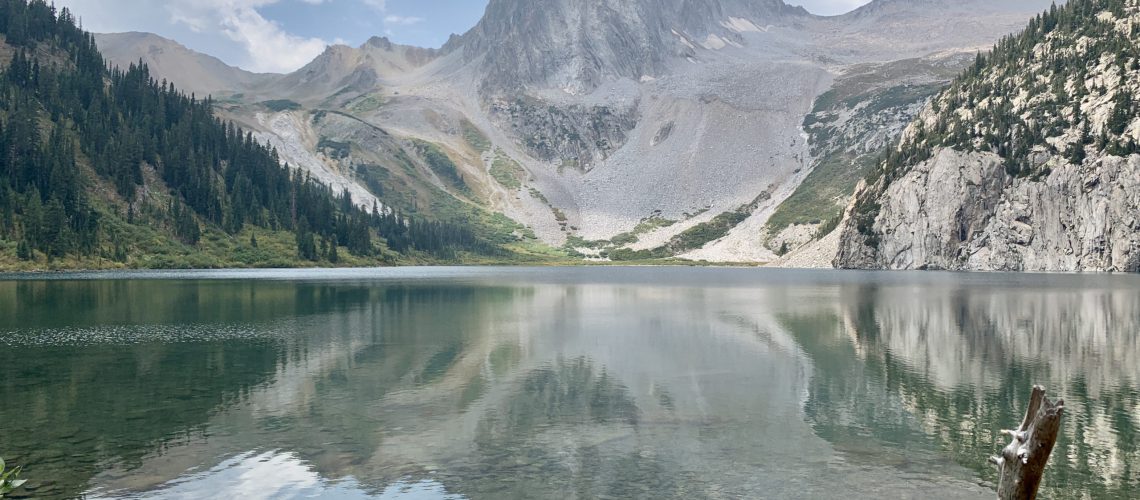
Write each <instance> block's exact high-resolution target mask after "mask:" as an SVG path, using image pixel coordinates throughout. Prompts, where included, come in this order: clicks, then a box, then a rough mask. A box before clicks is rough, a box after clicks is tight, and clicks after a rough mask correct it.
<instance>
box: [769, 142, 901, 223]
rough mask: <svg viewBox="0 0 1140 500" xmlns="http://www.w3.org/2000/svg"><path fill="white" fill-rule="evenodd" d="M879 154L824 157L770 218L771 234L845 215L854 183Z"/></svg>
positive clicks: (867, 169)
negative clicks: (844, 210)
mask: <svg viewBox="0 0 1140 500" xmlns="http://www.w3.org/2000/svg"><path fill="white" fill-rule="evenodd" d="M877 159H878V156H877V155H863V156H859V157H852V156H850V155H836V156H832V157H829V158H826V159H824V160H823V161H821V162H820V163H819V165H817V166H816V168H815V170H813V171H812V173H810V174H808V176H807V178H805V179H804V181H803V183H802V184H800V186H799V187H798V188H796V191H795V192H794V193H792V195H791V196H790V197H788V199H787V200H785V201H784V203H782V204H780V206H779V207H778V208H776V211H775V213H773V214H772V217H771V218H770V219H768V229H769V232H770V233H771V234H777V233H779V232H780V231H783V230H784V229H787V228H788V227H790V226H794V225H799V224H820V223H822V222H824V221H827V220H830V219H833V218H835V217H836V216H838V215H840V214H842V212H843V208H844V207H845V206H846V204H847V200H848V199H849V198H850V197H851V195H852V194H854V193H855V186H856V185H858V184H859V180H861V179H863V178H864V177H866V176H867V174H868V173H870V172H871V171H872V170H874V168H875V165H876V161H877Z"/></svg>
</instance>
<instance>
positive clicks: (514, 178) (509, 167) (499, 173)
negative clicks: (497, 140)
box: [491, 151, 526, 191]
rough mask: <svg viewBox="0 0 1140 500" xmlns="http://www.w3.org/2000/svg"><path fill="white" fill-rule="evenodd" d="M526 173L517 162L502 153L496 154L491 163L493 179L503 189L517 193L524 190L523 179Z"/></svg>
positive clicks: (497, 152)
mask: <svg viewBox="0 0 1140 500" xmlns="http://www.w3.org/2000/svg"><path fill="white" fill-rule="evenodd" d="M524 176H526V171H525V170H523V168H522V166H520V165H519V164H518V162H516V161H515V160H513V159H511V158H510V157H508V156H507V155H506V154H504V153H503V152H502V151H496V152H495V160H494V161H493V162H491V177H494V178H495V180H496V181H498V182H499V184H501V185H502V186H503V187H505V188H507V189H510V190H513V191H517V190H519V189H522V179H523V177H524Z"/></svg>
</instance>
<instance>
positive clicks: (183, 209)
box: [0, 0, 495, 268]
mask: <svg viewBox="0 0 1140 500" xmlns="http://www.w3.org/2000/svg"><path fill="white" fill-rule="evenodd" d="M0 33H2V34H3V40H2V41H0V152H2V154H0V264H3V265H4V267H13V268H26V267H33V266H38V265H42V264H44V263H52V264H53V266H59V265H61V263H62V265H63V266H64V267H66V266H72V267H114V266H118V265H134V266H140V267H165V266H176V267H184V266H194V267H218V266H253V265H282V266H283V265H297V264H299V263H304V262H306V261H308V262H327V263H338V262H348V263H355V264H367V263H370V262H379V261H381V260H392V259H394V258H397V257H398V256H397V255H395V254H393V252H398V253H402V254H410V255H422V256H424V257H427V258H433V257H434V258H451V257H453V256H454V255H455V252H456V251H465V250H466V251H475V252H482V253H487V252H493V251H495V248H494V247H493V246H492V245H490V244H488V243H485V242H482V241H481V240H480V239H479V238H476V237H475V236H474V235H473V234H472V232H471V231H470V230H469V229H467V228H465V227H463V226H461V225H452V224H442V223H436V222H426V221H422V222H421V221H414V220H411V219H409V218H407V217H404V216H402V215H401V214H398V213H395V212H393V211H390V210H385V209H383V207H371V209H368V207H358V206H357V205H356V204H355V203H354V202H353V200H352V199H351V197H350V196H349V195H348V194H347V192H345V193H343V194H342V193H333V192H332V191H331V190H330V189H329V188H328V187H327V186H325V185H322V184H320V183H318V182H315V181H314V180H312V179H310V178H309V177H308V176H307V175H305V174H302V173H300V171H299V170H295V169H290V168H289V167H288V166H287V165H282V163H281V162H280V160H279V158H278V156H277V152H276V151H274V150H272V149H270V148H267V147H266V146H264V145H262V144H260V143H258V142H257V141H256V140H254V138H253V136H252V134H250V133H248V132H244V131H242V130H241V129H239V128H236V127H235V126H234V125H233V124H231V123H227V122H224V121H222V120H220V119H218V118H216V117H215V116H214V114H213V110H212V108H213V103H212V102H211V100H210V98H204V99H199V98H196V97H194V96H188V95H186V94H183V93H181V92H179V91H178V90H177V89H175V87H174V85H173V84H169V83H166V82H156V81H155V80H154V79H153V78H152V77H151V76H150V73H149V71H148V68H147V67H146V66H145V65H143V64H141V63H140V64H137V65H131V66H130V67H129V68H127V69H125V70H121V69H118V68H110V69H109V68H108V67H107V66H106V64H105V62H104V59H103V57H102V56H101V55H100V53H99V51H98V49H97V48H96V46H95V41H94V39H93V37H92V36H91V35H90V34H89V33H86V32H85V31H83V30H82V29H80V28H79V27H77V25H76V20H75V18H74V17H73V16H72V15H71V14H70V13H69V12H68V10H67V9H62V10H60V11H58V12H57V10H56V9H55V8H54V7H53V6H51V5H49V4H47V3H46V2H43V1H41V0H33V1H31V2H28V1H27V0H0ZM377 237H379V238H377ZM259 239H260V241H259ZM343 251H347V253H342V252H343ZM15 259H18V260H15ZM21 262H22V263H23V264H21ZM5 263H6V264H5Z"/></svg>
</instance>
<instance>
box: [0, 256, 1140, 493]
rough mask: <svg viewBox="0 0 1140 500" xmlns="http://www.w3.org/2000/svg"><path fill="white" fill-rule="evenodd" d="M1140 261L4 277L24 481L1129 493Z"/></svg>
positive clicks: (1, 397)
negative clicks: (1016, 476) (1001, 488)
mask: <svg viewBox="0 0 1140 500" xmlns="http://www.w3.org/2000/svg"><path fill="white" fill-rule="evenodd" d="M1138 382H1140V277H1134V276H1116V277H1113V276H1061V275H957V274H936V273H926V274H918V273H914V274H908V273H895V274H876V273H853V272H844V273H840V272H809V271H769V270H745V269H687V268H632V269H627V268H579V269H496V268H481V269H390V270H346V271H250V272H188V273H177V272H176V273H119V274H115V273H112V274H83V275H63V276H54V277H52V279H48V280H45V279H14V278H11V277H9V278H7V280H5V278H3V277H0V455H2V456H3V457H4V458H6V459H8V460H9V461H10V463H13V464H23V465H25V466H26V468H25V474H24V476H25V477H26V478H27V479H29V480H30V482H29V483H28V486H29V489H26V490H24V493H25V494H31V495H33V496H35V497H38V498H71V497H76V496H86V497H88V498H188V499H189V498H195V499H197V498H216V497H231V498H295V497H316V496H320V497H328V498H377V497H378V498H410V499H427V498H487V499H510V498H557V499H568V498H653V499H659V498H920V497H927V498H959V497H960V498H989V497H992V495H993V493H992V491H993V489H992V488H993V487H994V485H993V482H994V481H995V479H996V474H995V471H994V470H993V469H992V467H991V466H989V465H988V464H986V457H988V456H989V455H991V454H993V453H994V452H996V451H997V450H998V449H999V447H1000V446H1001V444H1004V443H1003V442H1004V439H1003V438H1001V437H1000V436H999V434H998V431H999V430H1000V429H1002V428H1009V427H1012V426H1014V425H1016V424H1017V423H1020V420H1021V417H1022V412H1023V411H1024V406H1025V402H1026V401H1025V400H1026V398H1027V396H1028V394H1029V389H1030V386H1031V385H1032V384H1034V383H1039V384H1044V385H1046V386H1047V387H1048V389H1049V391H1050V393H1051V395H1053V396H1062V397H1064V399H1065V406H1066V414H1065V420H1064V425H1063V429H1062V434H1061V437H1060V441H1059V443H1058V445H1057V448H1056V449H1055V451H1054V455H1053V459H1052V462H1051V464H1050V467H1049V470H1048V473H1047V476H1046V479H1045V485H1044V491H1043V493H1044V495H1045V496H1047V497H1049V498H1070V497H1072V498H1078V497H1086V498H1088V497H1091V498H1137V497H1140V429H1138V428H1140V389H1138V388H1137V384H1138Z"/></svg>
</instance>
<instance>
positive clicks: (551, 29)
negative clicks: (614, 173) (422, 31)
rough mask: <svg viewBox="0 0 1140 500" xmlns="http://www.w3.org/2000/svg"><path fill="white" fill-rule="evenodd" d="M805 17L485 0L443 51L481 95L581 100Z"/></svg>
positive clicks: (727, 0)
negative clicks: (548, 92) (474, 20)
mask: <svg viewBox="0 0 1140 500" xmlns="http://www.w3.org/2000/svg"><path fill="white" fill-rule="evenodd" d="M807 17H809V15H808V13H807V12H806V11H804V10H803V9H802V8H799V7H789V6H787V5H785V4H784V3H783V2H782V1H780V0H759V1H749V0H704V1H693V0H596V1H589V2H568V1H564V0H538V1H530V2H520V1H518V0H492V1H491V2H490V4H489V5H488V6H487V12H486V15H485V16H484V17H483V19H482V20H481V21H480V22H479V24H478V25H476V26H475V28H474V29H472V30H471V31H470V32H468V33H467V34H465V35H464V36H463V37H461V38H460V39H458V40H456V41H452V42H451V43H450V44H449V45H450V46H451V47H453V48H458V49H461V50H462V51H463V55H464V58H465V59H466V61H468V62H469V63H470V62H477V63H478V65H479V66H480V69H481V71H482V73H483V74H484V75H485V76H484V78H483V81H482V82H481V83H482V89H483V90H484V91H486V92H496V93H503V92H509V91H517V90H519V89H522V88H526V87H528V86H537V87H539V88H550V87H554V88H562V89H565V90H566V91H567V92H570V93H583V92H588V91H590V90H593V89H595V88H597V87H598V86H599V85H601V84H602V82H604V81H606V80H609V79H615V78H617V79H620V78H628V79H632V80H639V79H641V78H642V77H643V76H650V77H652V76H655V75H659V74H661V73H662V72H664V71H666V70H667V69H668V67H669V64H670V63H671V62H672V60H673V59H675V58H685V57H691V56H693V55H694V54H695V51H696V48H695V46H694V42H696V43H706V44H708V45H710V46H711V45H715V46H723V45H725V44H728V43H739V39H740V38H741V37H740V31H741V29H740V28H741V27H744V28H746V29H754V28H756V25H755V24H754V23H756V22H760V23H761V24H760V26H768V25H769V24H771V23H780V24H786V23H789V22H793V21H794V20H796V19H804V18H807ZM733 19H737V20H740V25H739V26H734V25H732V24H730V22H731V20H733ZM757 29H758V28H757ZM695 37H699V38H695Z"/></svg>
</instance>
